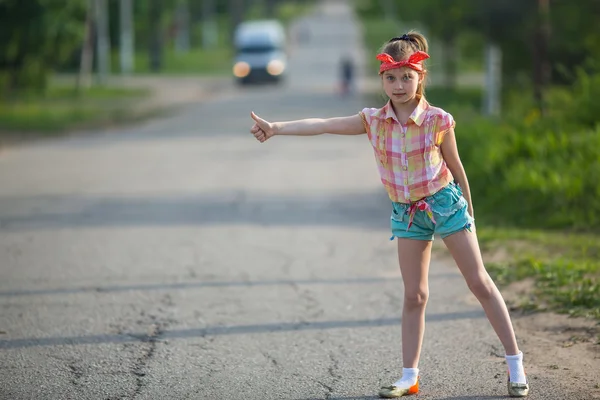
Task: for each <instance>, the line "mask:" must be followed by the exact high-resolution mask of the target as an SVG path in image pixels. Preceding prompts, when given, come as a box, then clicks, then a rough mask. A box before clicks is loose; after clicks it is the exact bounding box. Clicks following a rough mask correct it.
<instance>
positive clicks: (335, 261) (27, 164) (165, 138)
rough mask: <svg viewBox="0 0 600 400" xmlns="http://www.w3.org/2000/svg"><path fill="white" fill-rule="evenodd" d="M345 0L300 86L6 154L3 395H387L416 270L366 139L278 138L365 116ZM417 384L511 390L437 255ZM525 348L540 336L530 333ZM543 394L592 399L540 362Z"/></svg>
mask: <svg viewBox="0 0 600 400" xmlns="http://www.w3.org/2000/svg"><path fill="white" fill-rule="evenodd" d="M346 7H347V6H345V5H344V4H343V3H337V4H336V5H328V4H325V5H324V6H323V8H321V9H320V12H319V13H316V14H315V15H313V16H311V17H309V18H306V19H305V20H303V21H302V23H304V24H307V25H308V26H309V27H310V29H311V33H312V40H311V41H310V42H309V43H307V44H302V45H297V46H295V47H294V48H293V55H292V61H291V66H290V68H291V70H290V72H291V75H290V79H289V81H288V82H287V84H286V85H285V86H283V87H254V88H245V89H238V88H234V87H229V88H227V89H224V90H223V92H222V93H221V94H220V95H218V96H217V97H215V98H214V99H212V100H210V101H206V102H203V103H200V104H193V105H189V106H187V107H185V108H184V109H182V110H181V112H179V113H178V114H176V115H174V116H171V117H169V118H166V119H157V120H152V121H149V122H147V123H144V124H142V125H140V126H136V127H129V128H123V129H114V130H110V131H104V132H96V133H94V134H93V135H83V136H71V137H68V138H63V139H55V140H48V141H42V142H37V143H32V144H29V145H25V146H21V147H16V148H12V149H7V150H6V151H5V152H4V153H2V154H0V273H1V279H0V317H1V318H0V398H1V399H11V400H21V399H36V400H45V399H52V400H54V399H99V400H116V399H138V400H141V399H244V400H253V399H256V400H258V399H260V400H267V399H296V400H309V399H338V400H342V399H343V400H350V399H373V398H375V395H376V393H377V389H378V388H379V387H380V386H381V385H387V384H391V383H392V382H393V381H394V380H395V379H396V378H397V377H398V376H399V372H400V371H401V361H400V359H401V354H400V314H401V308H402V293H403V289H402V281H401V278H400V275H399V271H398V267H397V262H396V250H395V243H394V242H390V241H389V240H388V238H389V236H390V234H389V230H388V224H389V213H390V208H389V204H388V200H387V197H386V195H385V193H384V191H383V188H382V187H381V185H380V183H379V180H378V176H377V171H376V168H375V162H374V160H373V156H372V153H371V149H370V146H369V144H368V142H367V141H366V139H365V137H335V136H319V137H312V138H292V137H289V138H275V139H273V140H270V141H268V142H267V143H265V144H260V143H258V142H256V141H255V140H254V139H253V137H252V136H251V135H250V133H249V128H250V126H251V120H250V118H249V113H250V111H251V110H254V111H255V112H257V113H258V114H259V115H261V116H263V117H265V118H267V119H280V120H282V119H292V118H301V117H307V116H312V117H328V116H338V115H351V114H354V113H356V112H358V111H360V110H361V109H362V108H363V107H366V106H373V107H375V106H379V104H368V105H367V104H365V99H362V98H361V97H360V96H358V95H357V96H354V97H350V98H344V99H341V98H340V97H339V96H338V95H337V94H336V93H335V85H336V79H335V78H336V67H337V60H338V56H341V54H342V53H344V52H347V51H348V50H349V49H350V50H351V51H352V52H353V53H354V54H355V55H356V56H360V57H363V56H364V51H363V50H361V48H360V46H358V45H357V38H359V35H360V33H359V32H358V31H357V26H356V23H355V21H353V20H352V19H349V18H348V15H347V14H346V13H347V8H346ZM430 282H431V299H430V303H429V306H428V311H427V321H428V322H427V330H426V334H425V345H424V349H423V354H422V361H421V365H420V367H421V371H422V373H421V379H422V391H421V393H420V394H419V395H418V398H420V399H446V400H451V399H452V400H454V399H457V400H458V399H498V398H504V397H505V394H506V383H505V371H506V368H505V366H504V361H503V358H502V355H503V352H502V349H501V347H500V344H499V342H498V340H497V338H496V337H495V335H494V333H493V332H492V330H491V328H490V326H489V324H488V322H487V320H486V319H485V316H484V314H483V312H482V311H481V309H480V308H479V307H478V306H476V305H474V302H473V299H472V297H471V295H470V294H469V291H468V289H467V287H466V285H465V283H464V281H463V280H462V277H461V276H460V275H459V274H458V273H457V271H456V269H455V268H454V267H453V266H452V265H451V264H448V262H447V261H434V262H433V265H432V268H431V281H430ZM521 344H522V347H523V349H524V350H525V352H527V347H528V346H534V345H535V343H528V342H526V341H525V342H522V343H521ZM530 379H531V381H532V383H533V394H532V396H531V398H532V399H585V398H586V397H585V393H577V392H576V390H575V389H573V387H567V386H566V385H567V383H562V382H556V381H552V380H550V379H547V378H545V377H544V376H543V375H542V374H532V375H530Z"/></svg>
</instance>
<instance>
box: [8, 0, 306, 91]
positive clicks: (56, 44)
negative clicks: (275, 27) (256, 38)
mask: <svg viewBox="0 0 600 400" xmlns="http://www.w3.org/2000/svg"><path fill="white" fill-rule="evenodd" d="M284 1H285V0H26V1H24V0H0V94H2V95H5V96H6V95H8V96H10V95H11V94H13V93H17V92H19V91H21V90H37V91H43V90H44V89H45V88H46V86H47V82H48V78H49V76H51V74H52V73H53V72H55V71H57V70H59V71H69V72H80V73H82V74H83V75H86V74H87V75H89V73H90V71H91V70H92V69H94V68H96V69H97V68H98V67H102V63H103V62H104V63H105V62H106V60H104V59H103V58H102V55H103V53H102V52H103V51H104V52H106V51H111V50H116V49H121V48H122V46H123V39H124V38H129V40H130V41H131V39H132V38H135V42H134V43H129V45H132V46H133V48H132V49H130V50H131V51H138V52H139V51H145V52H146V53H147V56H148V58H149V63H150V67H151V69H152V70H153V71H159V70H160V69H161V61H162V52H163V49H164V48H165V46H169V45H174V46H179V47H180V48H181V49H182V50H183V51H185V49H186V48H188V47H189V46H190V45H191V46H204V47H210V46H217V45H218V42H217V40H216V38H215V35H216V33H215V29H216V27H215V23H216V21H225V23H227V24H228V26H229V27H230V29H231V30H232V29H233V27H235V26H236V25H237V24H238V23H239V22H241V21H242V20H243V19H244V17H245V15H246V14H247V13H248V11H249V10H250V9H251V8H252V7H261V9H262V10H264V16H265V17H272V16H273V13H274V10H275V8H276V6H278V5H279V4H280V3H283V2H284ZM288 1H289V0H288ZM297 1H305V0H297ZM128 7H129V8H130V9H129V10H128V11H127V8H128ZM125 11H127V12H126V14H130V20H129V21H128V20H127V19H124V18H123V16H124V15H125V14H124V12H125ZM127 25H130V26H127ZM198 26H200V28H201V29H199V30H194V29H192V28H194V27H198ZM124 27H125V28H128V29H129V30H130V32H129V35H124ZM195 32H198V34H195ZM125 44H127V41H126V42H125ZM98 45H100V46H98ZM94 56H95V57H94ZM122 56H126V55H122ZM129 56H131V55H129ZM104 68H106V65H105V66H104ZM124 68H126V66H125V67H124Z"/></svg>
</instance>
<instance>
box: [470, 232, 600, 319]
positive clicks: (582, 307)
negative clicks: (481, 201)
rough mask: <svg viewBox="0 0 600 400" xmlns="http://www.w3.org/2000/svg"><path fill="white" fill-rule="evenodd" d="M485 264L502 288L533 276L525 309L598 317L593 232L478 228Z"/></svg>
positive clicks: (599, 275) (599, 256)
mask: <svg viewBox="0 0 600 400" xmlns="http://www.w3.org/2000/svg"><path fill="white" fill-rule="evenodd" d="M477 233H478V237H479V241H480V244H481V249H482V252H483V253H484V255H487V256H488V257H489V258H490V259H491V260H492V261H491V262H488V263H486V267H487V269H488V271H489V273H490V275H491V276H492V278H493V279H494V280H495V281H496V283H497V284H498V285H499V286H500V287H505V286H507V285H509V284H511V283H513V282H517V281H522V280H524V279H531V280H532V282H533V286H532V288H531V290H530V291H529V292H528V294H527V297H526V298H523V299H521V300H520V301H519V304H515V305H514V306H515V307H516V308H519V309H521V310H524V311H534V310H540V311H541V310H548V311H555V312H558V313H561V314H569V315H572V316H583V317H591V318H594V319H597V320H600V237H599V236H598V235H594V234H577V233H566V232H549V231H535V230H523V229H498V228H491V227H482V228H478V230H477Z"/></svg>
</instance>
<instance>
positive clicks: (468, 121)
mask: <svg viewBox="0 0 600 400" xmlns="http://www.w3.org/2000/svg"><path fill="white" fill-rule="evenodd" d="M598 95H600V74H592V75H588V74H585V73H583V72H581V71H580V72H579V75H578V79H577V82H576V83H575V85H574V86H573V88H572V89H571V90H564V89H561V90H555V91H554V92H553V93H551V95H550V96H549V111H548V115H547V116H545V117H541V116H540V115H539V113H538V112H536V111H535V110H534V109H533V108H529V107H527V106H525V105H524V104H522V103H523V102H521V104H518V103H517V104H516V106H515V107H514V108H512V109H511V110H509V111H508V112H507V116H506V117H505V118H503V119H502V120H500V121H496V120H491V119H488V118H484V117H481V116H475V115H473V113H472V112H466V111H464V112H463V111H458V114H460V115H457V121H458V123H457V138H458V139H457V140H458V143H459V147H460V151H461V158H462V160H463V163H464V164H465V169H466V170H467V173H468V175H469V181H470V184H471V185H470V186H471V191H472V192H473V201H474V206H475V210H476V216H477V217H478V218H479V217H480V216H481V217H483V219H484V221H486V222H491V223H494V224H495V225H513V226H521V227H537V228H571V229H575V230H587V231H598V230H600V185H599V183H598V179H599V178H600V124H598V123H597V118H598V117H597V116H598V115H600V108H599V107H600V106H599V105H598V103H597V102H596V101H595V99H596V98H597V96H598ZM521 97H523V96H522V95H521ZM463 113H464V115H462V114H463Z"/></svg>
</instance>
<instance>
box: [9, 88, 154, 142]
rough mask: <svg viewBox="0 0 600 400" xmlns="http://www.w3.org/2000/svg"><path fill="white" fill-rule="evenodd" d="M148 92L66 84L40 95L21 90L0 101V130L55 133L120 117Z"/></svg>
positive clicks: (115, 119)
mask: <svg viewBox="0 0 600 400" xmlns="http://www.w3.org/2000/svg"><path fill="white" fill-rule="evenodd" d="M148 95H149V91H148V90H146V89H139V88H120V87H100V86H98V87H91V88H89V89H87V90H83V91H82V92H80V93H77V92H76V91H75V89H74V88H73V87H70V86H52V87H50V88H49V89H48V90H47V92H46V93H45V94H44V95H40V94H34V93H25V94H21V95H19V97H17V98H12V99H10V100H7V101H4V102H2V103H0V132H5V134H7V133H8V134H14V133H15V132H32V131H35V132H45V133H47V134H56V133H59V132H61V131H65V130H69V129H71V128H76V127H82V126H88V125H90V124H103V123H110V122H113V121H117V120H118V121H123V120H125V119H127V117H128V113H129V112H130V105H132V104H133V103H136V102H138V101H139V100H140V99H143V98H145V97H146V96H148ZM132 117H133V115H132Z"/></svg>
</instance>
